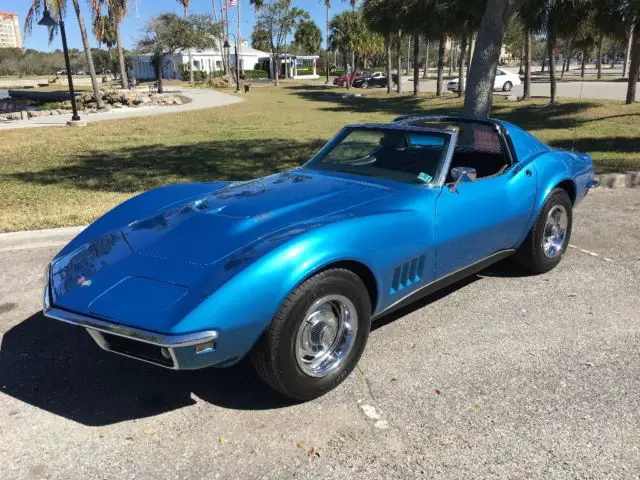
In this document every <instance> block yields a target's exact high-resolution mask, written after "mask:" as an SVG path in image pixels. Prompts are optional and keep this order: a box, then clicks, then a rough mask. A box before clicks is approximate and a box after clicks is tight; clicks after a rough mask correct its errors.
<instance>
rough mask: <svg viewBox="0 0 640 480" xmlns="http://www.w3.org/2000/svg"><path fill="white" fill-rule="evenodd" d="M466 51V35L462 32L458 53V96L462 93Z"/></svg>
mask: <svg viewBox="0 0 640 480" xmlns="http://www.w3.org/2000/svg"><path fill="white" fill-rule="evenodd" d="M466 53H467V35H466V34H462V38H461V39H460V55H458V97H462V95H464V90H465V88H464V85H465V80H466V76H465V74H464V60H465V57H466V55H465V54H466Z"/></svg>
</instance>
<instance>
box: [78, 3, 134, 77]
mask: <svg viewBox="0 0 640 480" xmlns="http://www.w3.org/2000/svg"><path fill="white" fill-rule="evenodd" d="M88 2H89V6H90V8H91V11H92V15H93V18H94V25H95V24H96V22H97V21H98V19H103V22H104V20H105V19H106V21H107V22H108V24H110V25H111V26H112V29H113V32H114V33H115V41H116V42H115V43H116V46H117V48H118V66H119V73H120V85H121V86H122V88H129V81H128V78H127V67H126V62H125V59H124V51H123V50H122V39H121V35H120V24H121V23H122V20H123V19H124V17H126V16H127V0H88ZM103 5H105V6H106V7H107V16H106V17H104V16H103V15H102V6H103ZM94 30H95V29H94ZM96 38H98V36H97V35H96ZM98 40H100V39H99V38H98Z"/></svg>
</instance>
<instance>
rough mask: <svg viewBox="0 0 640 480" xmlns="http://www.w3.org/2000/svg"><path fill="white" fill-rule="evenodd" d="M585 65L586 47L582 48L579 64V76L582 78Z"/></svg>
mask: <svg viewBox="0 0 640 480" xmlns="http://www.w3.org/2000/svg"><path fill="white" fill-rule="evenodd" d="M586 66H587V49H586V48H585V49H584V50H582V65H580V76H581V77H582V78H584V69H585V67H586Z"/></svg>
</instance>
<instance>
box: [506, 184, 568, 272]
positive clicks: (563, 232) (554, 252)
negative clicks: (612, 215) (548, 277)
mask: <svg viewBox="0 0 640 480" xmlns="http://www.w3.org/2000/svg"><path fill="white" fill-rule="evenodd" d="M572 224H573V212H572V207H571V199H570V198H569V195H568V194H567V192H566V191H565V190H563V189H561V188H556V189H554V190H553V191H552V192H551V193H550V194H549V197H548V198H547V201H546V202H545V204H544V206H543V207H542V210H541V211H540V214H539V215H538V219H537V220H536V223H535V224H534V225H533V227H532V228H531V231H530V232H529V234H528V235H527V238H526V239H525V241H524V242H523V243H522V245H521V246H520V248H519V249H518V252H517V253H516V260H517V261H518V263H519V264H520V265H521V266H522V267H524V268H525V269H526V270H528V271H530V272H532V273H545V272H548V271H549V270H552V269H553V268H555V267H556V266H557V265H558V264H559V263H560V260H562V257H563V256H564V254H565V252H566V251H567V246H568V245H569V238H570V237H571V227H572Z"/></svg>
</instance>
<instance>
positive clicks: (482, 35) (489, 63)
mask: <svg viewBox="0 0 640 480" xmlns="http://www.w3.org/2000/svg"><path fill="white" fill-rule="evenodd" d="M522 3H523V1H518V0H488V1H487V6H486V8H485V10H484V14H483V15H482V21H481V22H480V28H479V29H478V39H477V40H476V45H475V47H474V52H473V58H472V59H471V65H473V68H471V70H470V71H469V83H468V85H467V90H466V92H465V98H464V114H465V115H471V116H474V117H488V116H489V114H490V113H491V105H492V102H493V84H494V82H495V77H496V68H498V61H499V60H500V50H501V49H502V40H503V38H504V33H505V30H506V28H507V24H508V22H509V20H510V18H511V17H512V16H513V13H514V12H515V11H516V10H517V8H519V7H520V5H521V4H522Z"/></svg>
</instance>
